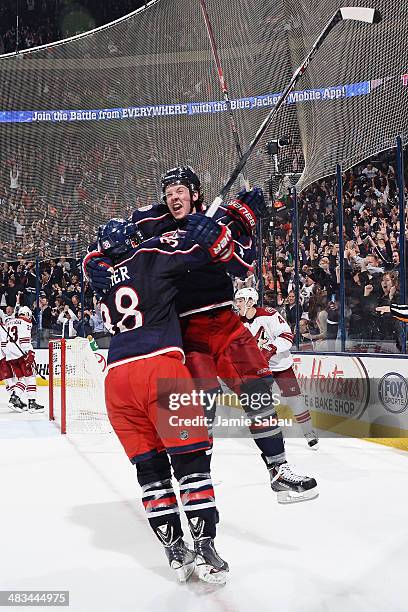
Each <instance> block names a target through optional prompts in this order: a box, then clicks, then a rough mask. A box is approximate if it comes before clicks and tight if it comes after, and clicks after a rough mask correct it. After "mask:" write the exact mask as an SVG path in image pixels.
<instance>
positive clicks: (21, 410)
mask: <svg viewBox="0 0 408 612" xmlns="http://www.w3.org/2000/svg"><path fill="white" fill-rule="evenodd" d="M8 407H9V408H10V410H13V412H27V408H17V406H14V405H13V404H8Z"/></svg>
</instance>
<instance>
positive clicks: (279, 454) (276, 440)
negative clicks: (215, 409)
mask: <svg viewBox="0 0 408 612" xmlns="http://www.w3.org/2000/svg"><path fill="white" fill-rule="evenodd" d="M270 382H271V381H270V379H267V378H265V379H262V378H257V379H254V380H251V381H249V382H247V383H244V384H243V385H242V386H241V398H244V397H245V398H248V401H247V402H246V404H245V405H243V404H242V401H241V405H242V407H243V409H244V410H245V412H246V415H247V416H248V417H249V418H250V419H251V421H252V424H251V425H250V426H249V430H250V432H251V435H252V438H253V440H254V442H255V444H256V445H257V447H258V448H259V450H260V451H261V453H262V454H263V455H265V456H267V457H271V458H273V460H274V462H275V463H283V462H284V461H286V456H285V443H284V440H283V435H282V430H281V428H280V427H279V426H278V424H277V419H278V417H277V414H276V410H275V406H274V404H273V397H272V392H271V386H270ZM268 395H269V399H268ZM261 399H262V400H263V401H262V402H261V401H260V400H261Z"/></svg>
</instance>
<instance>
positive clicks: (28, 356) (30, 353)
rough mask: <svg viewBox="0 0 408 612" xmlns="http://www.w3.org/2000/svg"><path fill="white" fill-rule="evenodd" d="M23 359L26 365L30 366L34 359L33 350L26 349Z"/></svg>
mask: <svg viewBox="0 0 408 612" xmlns="http://www.w3.org/2000/svg"><path fill="white" fill-rule="evenodd" d="M24 361H25V363H26V365H27V366H32V365H33V363H34V361H35V353H34V351H28V353H26V355H25V357H24Z"/></svg>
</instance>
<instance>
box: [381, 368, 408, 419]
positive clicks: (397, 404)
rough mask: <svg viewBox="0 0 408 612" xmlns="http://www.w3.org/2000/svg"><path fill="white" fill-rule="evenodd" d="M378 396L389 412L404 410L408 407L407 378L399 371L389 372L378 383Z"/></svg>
mask: <svg viewBox="0 0 408 612" xmlns="http://www.w3.org/2000/svg"><path fill="white" fill-rule="evenodd" d="M378 396H379V398H380V400H381V403H382V405H383V406H384V408H385V409H386V410H388V412H392V413H393V414H400V413H401V412H404V410H406V409H407V407H408V382H407V380H406V379H405V378H404V377H403V376H402V375H401V374H398V373H397V372H389V373H388V374H386V375H385V376H383V377H382V378H381V380H380V382H379V383H378Z"/></svg>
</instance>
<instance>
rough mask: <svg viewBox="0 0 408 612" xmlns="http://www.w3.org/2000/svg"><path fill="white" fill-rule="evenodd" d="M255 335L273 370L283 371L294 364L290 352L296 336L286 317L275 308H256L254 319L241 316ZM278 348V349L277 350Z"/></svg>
mask: <svg viewBox="0 0 408 612" xmlns="http://www.w3.org/2000/svg"><path fill="white" fill-rule="evenodd" d="M241 321H242V322H243V323H244V325H245V327H247V328H248V329H249V331H250V332H251V334H252V335H253V336H255V338H256V340H257V342H258V346H259V348H260V350H261V352H262V353H263V355H264V356H265V358H266V360H267V361H268V363H269V367H270V369H271V370H272V372H283V371H284V370H287V369H288V368H290V367H292V365H293V357H292V355H291V353H290V349H291V348H292V344H293V340H294V336H293V334H292V331H291V329H290V327H289V325H288V323H287V322H286V321H285V319H284V318H283V317H282V316H281V315H280V314H279V312H278V311H277V310H275V309H274V308H259V307H257V308H256V313H255V316H254V317H253V318H252V319H248V318H247V317H241ZM275 349H276V350H275Z"/></svg>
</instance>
